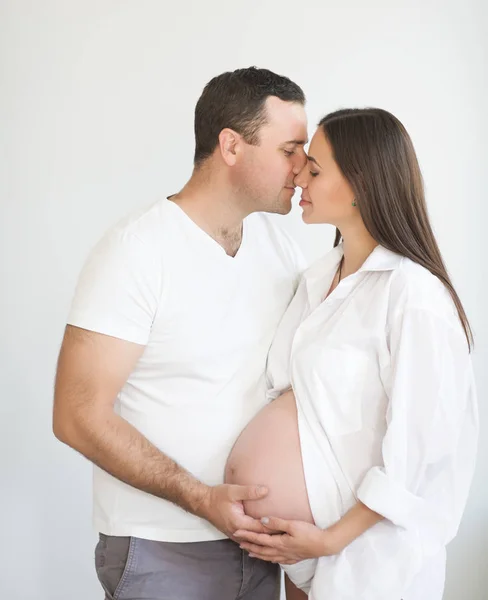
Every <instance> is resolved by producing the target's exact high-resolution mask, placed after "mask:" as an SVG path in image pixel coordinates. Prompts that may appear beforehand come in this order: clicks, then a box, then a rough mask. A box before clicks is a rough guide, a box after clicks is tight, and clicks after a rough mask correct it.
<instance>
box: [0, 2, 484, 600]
mask: <svg viewBox="0 0 488 600" xmlns="http://www.w3.org/2000/svg"><path fill="white" fill-rule="evenodd" d="M487 20H488V19H487V8H486V0H479V1H476V0H459V1H455V0H409V1H399V0H384V1H382V0H368V1H367V2H366V1H364V0H349V1H343V0H341V1H339V0H337V1H336V2H331V1H329V0H315V1H314V0H308V1H305V0H304V1H303V2H302V3H301V4H300V3H299V1H298V0H295V2H290V1H288V0H260V1H259V2H247V3H243V2H231V1H229V0H207V2H203V1H200V2H197V1H195V2H190V1H188V0H180V1H179V2H175V3H174V2H164V1H162V0H161V1H155V0H141V1H137V2H136V1H135V0H134V1H122V0H96V1H95V0H77V1H74V0H57V1H55V0H42V1H41V0H38V1H34V0H32V1H27V0H0V61H1V62H0V69H1V70H0V119H1V130H0V203H1V204H0V207H1V209H0V291H1V293H0V394H1V405H0V411H1V412H0V426H1V431H0V460H1V478H0V507H1V511H0V519H1V523H0V525H1V532H2V543H1V550H0V553H1V554H2V557H1V565H2V567H1V570H0V571H1V572H0V598H2V599H5V600H7V599H8V600H65V599H66V598H70V600H87V599H92V598H101V597H102V594H101V590H100V589H99V587H98V584H97V582H96V579H95V575H94V571H93V567H92V554H93V544H94V541H95V536H94V534H93V532H92V531H91V524H90V516H91V515H90V513H91V501H90V500H91V468H90V466H89V464H88V463H87V462H86V461H85V460H84V459H82V458H81V457H80V456H77V455H76V454H75V453H74V452H72V451H70V450H69V449H68V448H66V447H63V446H62V445H61V444H60V443H58V442H57V441H56V440H55V439H54V437H53V435H52V433H51V406H52V387H53V376H54V369H55V362H56V357H57V352H58V349H59V344H60V340H61V336H62V332H63V328H64V322H65V318H66V315H67V311H68V307H69V303H70V300H71V296H72V293H73V288H74V285H75V282H76V279H77V276H78V272H79V269H80V267H81V265H82V262H83V260H84V258H85V256H86V254H87V252H88V250H89V248H90V247H91V246H92V245H93V244H94V243H95V241H96V240H97V239H98V238H99V237H100V235H101V234H102V233H103V232H104V230H105V229H106V228H107V227H108V226H109V225H111V224H112V223H113V222H115V221H116V220H118V219H119V217H121V216H122V215H124V214H126V213H127V212H130V211H131V210H133V209H136V208H138V207H141V206H144V205H147V204H150V203H152V202H153V201H154V200H156V199H157V198H159V197H161V196H162V195H168V194H170V193H173V192H175V191H177V190H178V189H179V188H180V187H181V186H182V185H183V184H184V182H185V181H186V179H187V178H188V177H189V175H190V173H191V167H192V155H193V109H194V105H195V102H196V100H197V99H198V96H199V94H200V92H201V90H202V88H203V86H204V84H205V83H206V82H207V81H208V80H209V79H210V78H211V77H213V76H214V75H216V74H218V73H220V72H222V71H225V70H233V69H235V68H238V67H243V66H249V65H252V64H255V65H257V66H260V67H266V68H270V69H272V70H274V71H277V72H279V73H282V74H285V75H288V76H289V77H291V78H292V79H294V80H296V81H297V83H299V84H300V85H301V86H302V87H303V89H304V90H305V92H306V94H307V96H308V113H309V117H310V133H312V132H313V130H314V126H315V123H316V122H317V121H318V119H319V118H320V117H321V116H322V115H324V114H325V113H326V112H328V111H330V110H334V109H336V108H340V107H344V106H366V105H375V106H380V107H382V108H386V109H388V110H390V111H392V112H393V113H395V114H396V115H397V116H398V117H399V118H400V119H401V120H402V121H403V122H404V124H405V125H406V127H407V129H408V130H409V132H410V133H411V135H412V138H413V140H414V143H415V145H416V148H417V151H418V155H419V159H420V162H421V166H422V168H423V172H424V176H425V181H426V188H427V198H428V204H429V209H430V213H431V216H432V220H433V224H434V227H435V230H436V233H437V236H438V240H439V243H440V246H441V249H442V251H443V254H444V257H445V259H446V262H447V264H448V267H449V269H450V272H451V274H452V276H453V280H454V283H455V285H456V286H457V289H458V292H459V293H460V295H461V297H462V299H463V301H464V303H465V307H466V310H467V312H468V314H469V315H470V317H471V319H472V325H473V327H474V330H475V332H476V333H477V335H478V338H477V348H476V352H475V355H474V361H475V368H476V371H477V381H478V388H479V396H480V405H481V406H480V408H481V417H482V418H483V417H484V416H486V412H487V410H486V393H487V391H488V379H487V368H486V366H487V365H488V356H487V335H486V334H487V329H488V327H487V317H486V310H484V308H485V306H486V282H485V280H486V276H487V269H486V265H485V259H484V257H483V254H484V250H485V247H484V244H485V242H486V238H484V237H483V236H484V234H485V217H486V208H485V205H486V201H487V193H486V187H485V185H484V180H483V176H484V175H485V174H486V172H487V150H486V139H487V136H488V128H487V118H486V110H487V107H488V83H487V60H486V59H487V53H488V42H487V38H488V25H487ZM280 222H281V223H283V224H284V225H285V226H286V227H287V228H288V229H289V230H290V231H291V232H292V234H293V235H294V236H295V237H296V238H297V240H298V241H299V242H300V244H301V245H302V247H303V249H304V252H305V254H306V255H307V257H308V258H309V259H310V260H312V259H314V258H316V257H318V256H320V255H322V254H323V253H325V251H326V250H328V249H329V247H330V245H331V242H332V234H333V232H332V230H331V229H330V228H327V227H320V226H309V227H306V226H305V225H303V224H302V222H301V219H300V209H299V208H295V209H294V211H293V212H292V214H291V215H290V216H288V217H282V218H280ZM483 367H484V368H483ZM486 438H487V429H486V427H485V426H484V425H483V428H482V436H481V445H480V458H479V463H478V471H477V478H476V480H475V483H474V485H473V488H472V494H471V499H470V502H469V506H468V509H467V511H466V515H465V519H464V522H463V525H462V528H461V531H460V533H459V536H458V538H457V539H456V540H455V541H454V542H453V543H452V545H451V547H450V549H449V564H448V583H447V591H446V594H445V598H446V600H458V599H459V598H463V599H464V600H482V599H484V598H486V594H487V592H486V590H487V589H488V569H487V568H486V567H487V564H486V554H487V550H488V541H487V540H488V484H487V482H486V477H483V473H485V474H486V473H487V468H488V464H487V462H488V442H487V440H486ZM392 600H396V599H392Z"/></svg>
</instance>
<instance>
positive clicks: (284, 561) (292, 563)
mask: <svg viewBox="0 0 488 600" xmlns="http://www.w3.org/2000/svg"><path fill="white" fill-rule="evenodd" d="M297 562H299V561H298V560H292V559H289V560H288V559H286V558H284V559H283V560H280V565H296V564H297Z"/></svg>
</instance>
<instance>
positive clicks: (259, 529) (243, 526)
mask: <svg viewBox="0 0 488 600" xmlns="http://www.w3.org/2000/svg"><path fill="white" fill-rule="evenodd" d="M237 530H243V531H252V532H254V533H268V530H267V529H266V527H265V526H264V525H263V524H262V523H261V521H258V520H257V519H253V518H252V517H248V516H243V517H240V518H239V519H238V521H237V522H236V532H237Z"/></svg>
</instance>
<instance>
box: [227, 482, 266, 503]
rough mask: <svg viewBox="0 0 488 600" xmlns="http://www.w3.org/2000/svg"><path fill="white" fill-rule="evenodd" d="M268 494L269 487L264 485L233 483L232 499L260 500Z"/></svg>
mask: <svg viewBox="0 0 488 600" xmlns="http://www.w3.org/2000/svg"><path fill="white" fill-rule="evenodd" d="M267 494H268V489H267V488H266V487H264V486H263V485H233V486H232V488H231V500H233V501H238V500H259V499H260V498H264V497H265V496H266V495H267Z"/></svg>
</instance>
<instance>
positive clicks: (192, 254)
mask: <svg viewBox="0 0 488 600" xmlns="http://www.w3.org/2000/svg"><path fill="white" fill-rule="evenodd" d="M304 103H305V98H304V95H303V92H302V90H301V89H300V88H299V87H298V86H297V85H296V84H295V83H293V82H291V81H290V80H289V79H287V78H285V77H281V76H278V75H276V74H274V73H272V72H270V71H267V70H264V69H256V68H249V69H240V70H237V71H234V72H232V73H224V74H222V75H220V76H218V77H215V78H214V79H212V80H211V81H210V82H209V83H208V84H207V86H206V87H205V89H204V91H203V93H202V96H201V97H200V99H199V100H198V103H197V106H196V111H195V137H196V150H195V160H194V171H193V174H192V177H191V179H190V181H189V182H188V183H187V184H186V185H185V187H184V188H183V189H182V190H181V191H180V192H179V193H178V194H176V195H174V196H172V197H170V198H167V199H164V200H161V201H159V202H157V203H156V204H155V205H153V206H151V207H150V208H149V209H144V210H143V211H140V212H139V213H138V214H136V215H132V216H131V217H129V218H128V219H125V220H124V221H123V222H121V223H119V224H118V225H117V226H116V227H115V228H113V229H112V230H111V231H109V232H108V234H106V236H105V237H104V238H103V239H102V241H101V242H100V243H99V244H98V245H97V246H96V248H95V249H94V250H93V251H92V253H91V255H90V257H89V259H88V261H87V263H86V265H85V267H84V269H83V271H82V274H81V276H80V280H79V283H78V287H77V290H76V294H75V298H74V301H73V305H72V309H71V312H70V316H69V319H68V326H67V328H66V332H65V336H64V340H63V344H62V348H61V352H60V357H59V363H58V372H57V378H56V389H55V401H54V432H55V435H56V436H57V437H58V438H59V439H60V440H61V441H63V442H65V443H66V444H68V445H69V446H71V447H72V448H74V449H76V450H77V451H79V452H81V453H82V454H83V455H84V456H86V457H87V458H88V459H89V460H91V461H92V462H93V463H94V464H95V470H94V524H95V527H96V528H97V529H98V531H99V532H100V542H99V544H98V545H97V549H96V553H95V559H96V568H97V574H98V577H99V579H100V582H101V584H102V586H103V587H104V589H105V593H106V598H107V599H120V600H122V598H123V599H124V600H132V599H135V598H137V599H147V600H166V599H173V598H174V599H182V600H183V599H184V600H193V599H199V600H201V599H209V600H215V599H217V598H218V599H219V600H237V599H238V598H239V599H242V600H249V599H251V598H252V599H253V600H268V599H271V598H273V597H274V596H275V593H276V586H277V575H278V570H277V566H276V565H272V564H268V563H265V562H262V561H257V560H254V559H252V558H250V557H249V556H248V555H247V554H245V553H243V552H242V551H241V550H240V548H239V546H238V545H237V544H235V543H234V542H233V541H232V540H231V539H229V538H232V536H233V534H234V533H235V532H236V531H237V530H238V529H248V530H252V531H261V530H262V526H261V524H260V523H259V522H258V521H256V520H254V519H252V518H250V517H248V516H246V515H245V514H244V510H243V504H242V501H243V500H252V499H257V498H260V497H263V496H264V495H266V493H267V490H266V489H265V488H263V487H260V486H259V483H260V482H256V486H230V485H225V484H223V473H224V466H225V462H226V458H227V456H228V454H229V452H230V450H231V448H232V445H233V443H234V441H235V440H236V438H237V436H238V435H239V433H240V432H241V430H242V429H243V428H244V427H245V425H246V424H247V423H248V422H249V421H250V419H252V417H253V416H254V415H255V414H256V413H257V412H258V411H259V410H260V409H261V408H262V406H263V404H264V402H265V393H264V392H265V384H264V370H265V362H266V355H267V351H268V348H269V345H270V343H271V340H272V337H273V334H274V331H275V329H276V327H277V325H278V322H279V321H280V318H281V316H282V314H283V313H284V311H285V309H286V307H287V305H288V303H289V301H290V300H291V298H292V296H293V294H294V291H295V287H296V281H297V276H298V274H299V272H300V271H301V269H302V267H303V264H302V262H301V258H300V253H299V252H298V250H297V248H296V247H295V245H294V243H293V242H292V241H291V240H290V239H289V238H288V236H287V235H286V234H285V233H284V232H283V231H281V230H280V229H278V228H277V227H276V226H275V225H273V224H272V222H271V221H270V220H269V218H268V217H267V216H266V215H263V214H259V213H262V212H270V213H280V214H286V213H288V212H289V211H290V209H291V198H292V196H293V192H294V183H293V180H294V177H295V175H296V174H297V173H298V172H299V171H300V169H301V168H302V166H303V164H304V162H305V153H304V150H303V146H304V144H305V143H306V139H307V131H306V129H307V124H306V117H305V112H304Z"/></svg>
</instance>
